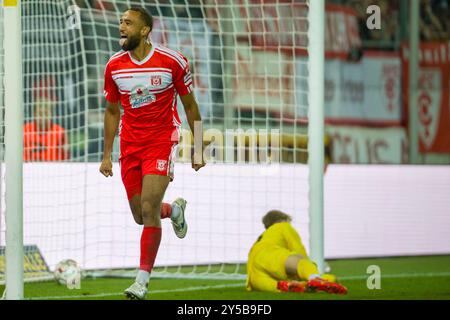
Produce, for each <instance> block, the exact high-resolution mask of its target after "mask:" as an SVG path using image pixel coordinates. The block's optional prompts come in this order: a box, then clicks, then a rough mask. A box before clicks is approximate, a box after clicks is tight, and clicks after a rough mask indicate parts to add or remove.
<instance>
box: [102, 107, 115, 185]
mask: <svg viewBox="0 0 450 320" xmlns="http://www.w3.org/2000/svg"><path fill="white" fill-rule="evenodd" d="M119 122H120V107H119V104H118V103H111V102H107V103H106V110H105V118H104V130H103V132H104V147H103V160H102V164H101V165H100V172H101V173H102V174H103V175H104V176H105V177H109V176H111V177H112V175H113V171H112V161H111V154H112V149H113V144H114V138H115V136H116V132H117V128H118V127H119Z"/></svg>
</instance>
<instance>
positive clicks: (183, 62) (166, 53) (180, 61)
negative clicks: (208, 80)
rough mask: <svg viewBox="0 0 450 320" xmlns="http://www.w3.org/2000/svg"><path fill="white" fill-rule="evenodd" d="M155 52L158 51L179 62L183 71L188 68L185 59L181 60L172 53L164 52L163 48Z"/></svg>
mask: <svg viewBox="0 0 450 320" xmlns="http://www.w3.org/2000/svg"><path fill="white" fill-rule="evenodd" d="M155 50H156V51H158V52H159V53H161V54H163V55H165V56H168V57H170V58H172V59H173V60H175V61H177V62H178V64H179V65H180V66H181V68H182V69H184V68H186V66H187V64H186V61H184V59H183V58H180V56H178V57H177V56H176V55H174V54H173V53H172V52H169V51H166V50H163V49H161V48H159V47H158V48H156V49H155Z"/></svg>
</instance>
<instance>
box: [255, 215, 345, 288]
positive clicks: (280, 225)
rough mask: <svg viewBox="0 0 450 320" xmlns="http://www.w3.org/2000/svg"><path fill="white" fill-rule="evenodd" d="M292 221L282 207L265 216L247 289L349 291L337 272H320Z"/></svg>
mask: <svg viewBox="0 0 450 320" xmlns="http://www.w3.org/2000/svg"><path fill="white" fill-rule="evenodd" d="M290 222H291V217H290V216H289V215H287V214H285V213H284V212H281V211H278V210H272V211H269V212H268V213H267V214H266V215H265V216H264V217H263V224H264V226H265V228H266V231H265V232H264V233H263V234H262V235H261V236H260V237H259V238H258V240H257V241H256V242H255V244H254V245H253V246H252V248H251V250H250V253H249V255H248V264H247V290H249V291H251V290H256V291H268V292H280V291H285V292H288V291H291V292H316V291H325V292H328V293H338V294H346V293H347V289H346V288H345V287H344V286H342V285H341V284H339V283H337V282H336V277H335V276H333V275H331V274H322V275H320V274H319V271H318V269H317V266H316V264H314V263H313V262H312V261H311V260H310V259H309V258H308V255H307V253H306V250H305V247H304V246H303V244H302V241H301V239H300V236H299V234H298V233H297V231H295V229H294V228H293V227H292V225H291V223H290Z"/></svg>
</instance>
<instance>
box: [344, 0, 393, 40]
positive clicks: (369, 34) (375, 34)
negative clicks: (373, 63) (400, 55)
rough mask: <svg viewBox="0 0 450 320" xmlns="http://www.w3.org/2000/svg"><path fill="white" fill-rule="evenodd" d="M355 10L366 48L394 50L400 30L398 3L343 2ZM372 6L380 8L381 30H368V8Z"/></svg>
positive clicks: (386, 0)
mask: <svg viewBox="0 0 450 320" xmlns="http://www.w3.org/2000/svg"><path fill="white" fill-rule="evenodd" d="M341 3H342V4H345V5H347V6H349V7H352V8H353V9H355V11H356V14H357V17H358V24H359V32H360V35H361V39H362V40H363V41H364V44H363V46H364V47H371V48H382V49H392V48H393V47H394V46H395V41H396V38H397V30H398V28H399V27H398V11H399V7H398V1H388V0H344V1H342V2H341ZM371 5H377V6H378V7H380V15H381V30H369V29H368V28H367V18H368V14H367V8H368V7H369V6H371Z"/></svg>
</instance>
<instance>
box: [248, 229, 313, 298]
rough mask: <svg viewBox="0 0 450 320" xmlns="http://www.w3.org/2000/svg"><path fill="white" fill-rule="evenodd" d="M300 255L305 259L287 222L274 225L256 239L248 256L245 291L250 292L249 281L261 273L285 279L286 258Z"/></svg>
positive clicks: (297, 237)
mask: <svg viewBox="0 0 450 320" xmlns="http://www.w3.org/2000/svg"><path fill="white" fill-rule="evenodd" d="M293 254H301V255H302V256H304V257H307V253H306V250H305V247H304V246H303V244H302V241H301V238H300V235H299V234H298V232H297V231H296V230H295V229H294V228H293V227H292V225H291V224H290V223H289V222H279V223H275V224H273V225H272V226H270V227H269V228H267V230H266V231H264V233H263V234H261V236H260V237H259V238H258V240H257V241H256V242H255V243H254V244H253V246H252V248H251V249H250V252H249V254H248V263H247V289H248V290H251V284H250V279H251V278H255V277H259V276H260V275H261V273H268V274H271V275H272V277H276V278H279V279H278V280H282V278H286V273H285V267H284V265H285V262H286V259H287V257H289V256H290V255H293Z"/></svg>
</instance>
